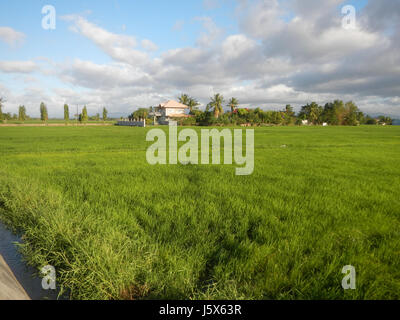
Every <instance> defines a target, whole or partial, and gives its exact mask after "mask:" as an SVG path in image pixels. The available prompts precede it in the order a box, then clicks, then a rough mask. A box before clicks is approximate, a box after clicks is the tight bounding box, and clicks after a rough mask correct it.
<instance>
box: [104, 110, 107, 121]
mask: <svg viewBox="0 0 400 320" xmlns="http://www.w3.org/2000/svg"><path fill="white" fill-rule="evenodd" d="M107 115H108V111H107V109H106V108H103V121H107Z"/></svg>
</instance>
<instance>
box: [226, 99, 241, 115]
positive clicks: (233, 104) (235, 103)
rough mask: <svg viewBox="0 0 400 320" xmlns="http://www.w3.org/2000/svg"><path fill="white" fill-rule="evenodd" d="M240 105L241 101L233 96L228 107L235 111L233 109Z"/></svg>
mask: <svg viewBox="0 0 400 320" xmlns="http://www.w3.org/2000/svg"><path fill="white" fill-rule="evenodd" d="M238 106H239V101H238V99H236V98H231V99H230V100H229V102H228V105H227V107H229V108H231V112H232V113H233V111H234V110H235V109H237V107H238Z"/></svg>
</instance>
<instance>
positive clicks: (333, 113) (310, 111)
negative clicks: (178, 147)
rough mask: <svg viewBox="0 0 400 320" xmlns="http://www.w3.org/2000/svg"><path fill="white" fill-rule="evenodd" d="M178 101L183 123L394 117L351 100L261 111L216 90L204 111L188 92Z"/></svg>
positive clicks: (383, 120) (351, 121)
mask: <svg viewBox="0 0 400 320" xmlns="http://www.w3.org/2000/svg"><path fill="white" fill-rule="evenodd" d="M178 99H179V102H180V103H182V104H184V105H186V106H188V107H189V114H190V115H191V116H192V117H190V118H185V119H177V121H178V123H180V124H182V125H202V126H209V125H301V124H304V123H307V124H310V125H322V124H327V125H343V126H357V125H362V124H371V125H372V124H375V125H376V124H382V125H392V124H393V119H392V118H390V117H385V116H380V117H378V118H372V117H370V116H369V115H366V114H364V113H363V112H362V111H361V110H360V109H359V108H358V107H357V105H356V104H355V103H354V102H352V101H349V102H346V103H345V102H343V101H342V100H335V101H333V102H328V103H326V104H325V105H324V106H320V105H318V104H317V103H316V102H311V103H308V104H306V105H304V106H302V107H301V109H300V111H299V112H298V113H296V112H295V111H294V109H293V107H292V106H291V105H286V106H285V107H284V108H282V110H279V111H275V110H262V109H261V108H239V100H238V99H237V98H234V97H232V98H230V99H229V100H228V101H225V99H224V97H223V96H222V95H221V94H220V93H217V94H215V95H214V96H212V97H211V98H210V102H209V103H208V104H207V105H206V108H205V110H204V111H201V110H199V109H198V106H199V105H200V104H199V102H198V101H197V100H196V99H195V98H193V97H191V96H189V95H188V94H181V95H180V96H179V97H178ZM152 109H153V108H152V107H150V108H149V109H147V110H146V109H143V108H141V109H139V110H138V111H136V112H134V113H133V114H132V115H131V116H132V117H134V118H138V115H139V114H140V117H141V118H143V117H145V116H148V114H149V112H151V111H152Z"/></svg>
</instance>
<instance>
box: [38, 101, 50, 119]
mask: <svg viewBox="0 0 400 320" xmlns="http://www.w3.org/2000/svg"><path fill="white" fill-rule="evenodd" d="M40 120H42V121H47V120H49V115H48V113H47V107H46V105H45V104H44V103H43V102H42V103H41V104H40Z"/></svg>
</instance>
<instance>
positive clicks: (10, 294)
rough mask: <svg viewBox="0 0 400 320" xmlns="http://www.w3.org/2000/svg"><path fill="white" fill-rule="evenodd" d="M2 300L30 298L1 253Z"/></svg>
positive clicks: (0, 298) (0, 280)
mask: <svg viewBox="0 0 400 320" xmlns="http://www.w3.org/2000/svg"><path fill="white" fill-rule="evenodd" d="M0 300H30V298H29V297H28V295H27V294H26V292H25V290H24V289H23V288H22V286H21V285H20V284H19V282H18V281H17V279H16V278H15V276H14V274H13V273H12V271H11V270H10V268H9V267H8V265H7V263H6V262H5V261H4V259H3V256H2V255H0Z"/></svg>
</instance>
